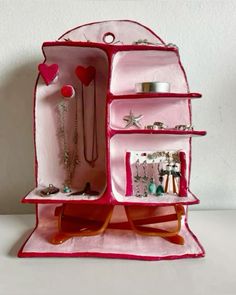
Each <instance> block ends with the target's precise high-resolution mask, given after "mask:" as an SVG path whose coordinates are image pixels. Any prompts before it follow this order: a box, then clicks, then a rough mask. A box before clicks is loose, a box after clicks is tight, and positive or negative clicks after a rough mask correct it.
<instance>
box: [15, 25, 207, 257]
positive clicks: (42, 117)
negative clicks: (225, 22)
mask: <svg viewBox="0 0 236 295" xmlns="http://www.w3.org/2000/svg"><path fill="white" fill-rule="evenodd" d="M42 50H43V54H44V57H45V60H44V64H46V65H48V66H50V65H52V64H56V65H58V66H59V72H58V75H57V76H56V79H54V80H53V81H51V82H52V83H48V84H49V85H47V83H45V81H44V80H43V79H42V73H41V75H40V74H39V75H38V78H37V81H36V86H35V96H34V139H35V155H36V156H35V157H36V158H35V174H36V187H35V188H34V189H33V190H32V191H31V192H30V193H29V194H28V195H27V196H26V197H24V199H23V201H22V202H23V203H35V204H36V227H35V229H34V231H33V233H32V234H31V235H30V237H29V238H28V239H27V241H26V242H25V243H24V245H23V246H22V248H21V249H20V251H19V253H18V255H19V257H44V256H52V257H53V256H61V257H63V256H65V257H67V256H68V257H69V256H74V257H77V256H78V257H79V256H94V257H112V258H131V259H144V260H159V259H177V258H186V257H202V256H204V249H203V248H202V246H201V245H200V243H199V241H198V240H197V238H196V237H195V235H194V234H193V233H192V232H191V230H190V229H189V226H188V221H187V220H188V219H187V211H188V210H187V209H188V205H193V204H198V203H199V200H198V199H197V198H196V196H195V195H194V194H192V193H191V191H190V189H189V181H190V168H191V143H192V137H193V136H202V135H205V134H206V132H205V131H196V130H187V131H186V130H177V129H174V126H176V125H181V124H183V123H184V124H192V120H191V99H195V98H200V97H201V95H200V94H199V93H191V92H190V90H189V86H188V82H187V78H186V74H185V71H184V69H183V66H182V64H181V62H180V57H179V52H178V48H177V47H176V46H175V45H173V44H169V45H167V44H165V43H164V42H163V41H162V40H161V39H160V38H159V37H158V36H157V35H156V34H155V33H154V32H152V31H151V30H150V29H148V28H146V27H145V26H143V25H140V24H139V23H137V22H133V21H127V20H125V21H123V20H122V21H106V22H98V23H91V24H86V25H83V26H80V27H77V28H75V29H73V30H71V31H69V32H67V33H65V34H64V35H62V36H61V37H60V38H59V39H58V40H57V41H54V42H45V43H44V44H43V47H42ZM78 65H80V66H83V67H84V68H87V67H89V66H92V67H94V68H95V69H96V84H95V82H94V84H92V83H90V84H89V85H88V87H84V89H83V95H85V96H86V97H87V99H86V100H85V101H84V102H83V111H84V113H85V117H83V113H82V105H81V97H82V84H81V83H79V80H78V76H76V74H75V69H76V68H77V66H78ZM85 71H86V69H85ZM44 78H45V77H44ZM46 78H47V77H46ZM49 78H50V77H49ZM142 81H168V82H169V83H170V85H171V91H170V92H168V93H136V92H135V87H134V86H135V83H138V82H142ZM89 82H90V81H89ZM65 84H71V85H73V87H74V89H75V92H76V97H77V98H78V101H77V103H79V105H77V106H76V100H75V99H73V101H72V100H71V102H70V104H69V107H68V112H70V114H71V115H70V116H68V122H67V124H68V125H67V126H66V128H67V130H68V134H69V135H68V145H69V149H73V134H72V132H69V131H70V130H72V129H73V128H74V123H75V121H74V118H75V109H77V112H78V118H77V122H76V124H77V126H78V128H77V129H78V130H77V132H78V134H77V135H78V158H79V160H80V164H79V165H78V166H76V168H75V171H74V175H73V179H72V183H71V188H72V192H74V191H78V190H81V189H82V188H83V187H84V185H85V184H86V183H87V182H89V183H90V184H92V189H93V190H95V191H97V192H98V195H97V194H95V195H90V196H88V195H86V194H84V195H81V194H80V195H76V194H75V195H70V194H69V193H63V192H61V190H60V191H59V192H58V193H56V194H53V195H50V196H48V197H45V198H43V197H42V196H41V195H40V194H39V191H40V190H42V189H43V188H45V187H47V186H48V185H49V184H53V185H55V186H56V187H59V188H61V187H62V185H63V183H64V180H65V169H64V167H63V165H62V163H61V162H60V159H59V155H60V152H61V151H60V144H59V142H58V130H57V128H58V126H57V124H58V113H57V106H58V104H59V103H60V101H61V100H62V98H61V94H60V89H61V87H62V86H63V85H65ZM94 87H96V102H97V105H96V114H97V117H96V119H97V120H96V122H97V124H96V130H97V141H96V143H97V152H98V157H97V159H96V161H95V164H94V165H91V164H89V163H88V162H86V161H85V156H84V150H85V148H84V143H85V142H86V145H87V147H90V148H88V149H87V150H86V151H85V153H86V152H88V153H90V154H91V146H92V144H93V142H92V141H93V140H92V139H91V138H94V133H93V132H94V128H95V127H94V126H95V125H93V124H92V123H91V118H95V117H94V112H93V107H94V104H93V102H92V100H91V97H93V95H94V92H93V91H94ZM130 110H132V112H133V113H134V114H135V115H140V114H142V115H144V116H143V118H142V125H143V126H146V125H148V124H150V122H154V121H157V120H158V121H161V122H165V124H166V125H167V126H170V127H169V128H167V129H161V130H159V129H158V130H150V129H145V128H141V129H137V128H133V127H131V128H129V129H127V128H124V126H125V125H124V121H123V117H124V116H125V115H127V114H129V112H130ZM82 118H84V119H83V121H82ZM83 122H84V125H83ZM91 126H92V127H91ZM84 134H86V136H84ZM157 151H159V152H160V151H168V152H172V151H174V152H176V151H177V153H178V157H179V159H180V162H179V163H180V164H179V169H180V174H181V177H180V180H179V181H180V182H179V190H180V191H179V195H178V194H174V193H168V194H164V195H162V196H156V195H150V194H149V195H147V196H146V197H141V198H140V197H137V191H135V183H134V181H133V179H134V177H135V163H136V162H137V157H139V160H140V161H141V162H142V159H141V158H142V157H143V155H144V156H145V157H146V156H147V155H148V156H149V155H150V154H151V155H153V154H154V153H155V152H157ZM135 157H136V158H135ZM158 157H159V156H158ZM157 159H159V158H157ZM140 161H139V163H141V162H140ZM158 161H159V160H158ZM154 162H155V161H154V160H151V161H149V162H148V160H147V161H146V162H145V165H146V163H147V167H148V168H147V170H148V171H147V174H148V175H149V174H150V173H152V172H151V170H150V169H153V167H154V166H152V165H158V163H159V162H155V163H154ZM153 163H154V164H153ZM141 165H142V163H141ZM93 166H94V167H93ZM155 167H156V166H155ZM165 177H167V176H165ZM62 204H64V206H66V205H65V204H67V205H68V204H69V206H74V208H78V206H79V207H80V208H83V206H84V205H86V204H91V206H94V207H91V208H104V207H105V206H107V205H109V206H111V207H112V208H113V213H112V217H111V221H110V222H111V223H112V222H114V221H116V222H121V221H122V222H126V223H127V216H126V214H125V210H124V208H128V209H127V210H129V208H133V207H134V208H136V210H137V211H138V210H142V209H140V208H144V207H146V208H151V207H152V208H157V207H158V208H159V209H160V210H161V211H162V213H163V212H164V214H165V213H166V214H168V213H169V212H170V211H171V210H172V209H173V208H182V209H183V210H184V215H185V216H183V217H182V219H181V229H180V231H179V235H180V236H181V237H182V238H183V239H184V243H182V244H178V243H177V244H176V243H172V242H170V241H169V240H168V238H165V239H164V238H162V237H157V236H144V235H139V234H137V233H136V232H135V231H133V230H132V228H131V229H127V228H126V229H120V228H114V227H113V228H112V227H108V228H107V229H106V231H105V232H104V233H103V234H100V235H95V236H83V237H73V238H70V239H68V240H67V241H65V242H64V243H62V244H60V245H55V244H52V243H50V240H51V238H52V236H53V235H54V234H55V233H57V232H58V215H59V214H60V208H61V205H62ZM132 206H133V207H132ZM173 206H175V207H173ZM178 206H179V207H178ZM71 208H72V207H71ZM159 209H158V210H159ZM182 209H181V210H182ZM176 212H177V211H176ZM172 213H173V212H172ZM174 213H175V212H174ZM182 214H183V212H182V213H181V215H182Z"/></svg>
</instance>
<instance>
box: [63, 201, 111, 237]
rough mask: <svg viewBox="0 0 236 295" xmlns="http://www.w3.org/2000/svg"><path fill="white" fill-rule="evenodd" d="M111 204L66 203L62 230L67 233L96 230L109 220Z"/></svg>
mask: <svg viewBox="0 0 236 295" xmlns="http://www.w3.org/2000/svg"><path fill="white" fill-rule="evenodd" d="M111 210H112V207H111V206H104V205H103V206H99V205H90V204H89V205H87V204H81V205H74V204H73V205H71V204H67V205H64V209H63V213H62V215H61V224H60V231H62V232H66V233H83V232H84V234H85V235H86V232H90V233H92V232H96V231H98V230H99V229H101V228H102V227H103V226H104V224H105V223H106V222H107V219H108V217H109V215H110V212H111Z"/></svg>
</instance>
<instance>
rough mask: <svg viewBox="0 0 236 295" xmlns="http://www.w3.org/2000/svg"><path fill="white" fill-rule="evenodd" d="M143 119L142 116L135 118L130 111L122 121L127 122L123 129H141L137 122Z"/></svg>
mask: <svg viewBox="0 0 236 295" xmlns="http://www.w3.org/2000/svg"><path fill="white" fill-rule="evenodd" d="M142 118H143V115H139V116H135V115H134V114H133V112H132V111H131V110H130V112H129V115H127V116H124V118H123V120H124V121H126V122H127V124H126V126H125V128H130V127H132V126H135V127H137V128H142V126H141V124H140V123H139V121H140V120H141V119H142Z"/></svg>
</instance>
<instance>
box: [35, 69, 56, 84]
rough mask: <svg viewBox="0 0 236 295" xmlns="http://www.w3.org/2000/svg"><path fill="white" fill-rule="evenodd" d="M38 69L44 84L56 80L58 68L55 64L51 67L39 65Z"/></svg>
mask: <svg viewBox="0 0 236 295" xmlns="http://www.w3.org/2000/svg"><path fill="white" fill-rule="evenodd" d="M38 69H39V72H40V74H41V76H42V78H43V80H44V82H45V83H46V84H47V85H49V84H50V83H51V82H52V81H53V80H54V79H55V78H56V76H57V74H58V69H59V67H58V65H57V64H52V65H46V64H40V65H39V66H38Z"/></svg>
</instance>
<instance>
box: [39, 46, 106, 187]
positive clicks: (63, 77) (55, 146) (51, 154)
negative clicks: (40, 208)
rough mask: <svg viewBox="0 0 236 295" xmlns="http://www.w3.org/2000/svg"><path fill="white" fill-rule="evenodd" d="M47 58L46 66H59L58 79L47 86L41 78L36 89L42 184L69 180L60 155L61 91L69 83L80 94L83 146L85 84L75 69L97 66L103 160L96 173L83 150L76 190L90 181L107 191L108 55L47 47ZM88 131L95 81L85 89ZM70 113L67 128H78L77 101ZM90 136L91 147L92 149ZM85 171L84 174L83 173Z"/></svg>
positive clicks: (98, 51)
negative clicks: (82, 104) (80, 66)
mask: <svg viewBox="0 0 236 295" xmlns="http://www.w3.org/2000/svg"><path fill="white" fill-rule="evenodd" d="M45 54H46V56H47V58H46V63H47V64H53V63H56V64H58V65H59V76H58V79H57V80H56V81H55V82H53V83H52V84H50V85H49V86H46V85H45V84H44V82H43V81H42V79H41V78H40V79H39V82H38V85H37V90H36V111H35V113H36V117H35V121H36V123H35V131H36V132H35V136H36V154H37V161H38V181H37V182H38V185H39V187H45V186H48V185H49V184H50V183H52V184H54V185H55V186H58V187H62V185H63V183H64V180H65V169H64V166H63V163H62V162H60V161H58V159H59V157H60V156H59V155H60V144H59V140H58V135H57V134H58V125H59V122H58V121H59V115H58V111H57V108H58V104H59V102H60V101H62V100H63V98H62V96H61V94H60V89H61V87H62V86H63V85H65V84H71V85H72V86H73V87H74V88H75V91H76V95H77V97H78V101H79V113H78V120H79V147H82V146H83V134H82V127H81V126H82V122H81V83H80V81H79V79H78V78H77V77H76V74H75V69H76V67H77V66H78V65H82V66H83V67H88V66H90V65H93V66H94V67H95V68H96V89H97V108H98V109H97V116H98V118H99V119H98V120H97V121H98V134H99V136H98V152H99V158H98V160H97V162H96V166H95V168H93V173H91V167H90V166H89V165H88V164H87V163H86V162H85V160H84V157H83V150H82V149H81V148H79V159H80V165H79V166H77V168H76V171H75V176H74V179H73V183H72V187H73V188H75V189H77V190H81V189H82V188H83V187H84V185H85V183H86V182H87V181H90V182H91V184H92V185H93V190H97V191H99V192H102V191H104V189H105V186H106V168H105V167H106V153H105V151H106V148H105V145H106V144H105V111H106V107H105V103H106V89H107V82H108V60H107V56H106V54H105V53H104V52H103V51H101V50H100V49H96V48H78V47H77V48H76V47H67V46H63V47H60V46H59V47H49V48H47V47H46V48H45ZM84 95H85V103H86V106H85V107H86V108H85V112H86V114H87V119H86V126H87V127H86V131H87V132H88V134H89V133H90V131H91V122H92V121H91V120H92V119H93V117H92V114H91V111H90V109H91V104H92V98H93V82H91V83H90V85H89V86H88V87H84ZM68 105H69V111H68V114H69V115H67V118H66V119H67V120H68V122H67V124H68V126H67V129H68V131H69V130H72V131H73V128H74V124H75V123H74V109H75V100H74V99H72V101H69V103H68ZM69 135H70V137H69V139H68V143H69V148H70V149H73V144H72V143H73V132H69ZM90 138H91V136H88V135H87V140H88V141H87V142H88V146H91V142H90V141H89V139H90ZM81 171H83V173H81Z"/></svg>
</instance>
